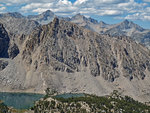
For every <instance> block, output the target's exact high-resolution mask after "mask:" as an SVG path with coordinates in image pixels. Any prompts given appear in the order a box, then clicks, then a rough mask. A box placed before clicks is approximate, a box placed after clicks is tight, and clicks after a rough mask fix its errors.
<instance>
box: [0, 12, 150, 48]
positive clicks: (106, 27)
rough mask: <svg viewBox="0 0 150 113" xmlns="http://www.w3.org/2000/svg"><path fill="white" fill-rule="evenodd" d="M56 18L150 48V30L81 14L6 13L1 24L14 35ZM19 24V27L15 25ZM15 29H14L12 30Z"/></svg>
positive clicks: (130, 22)
mask: <svg viewBox="0 0 150 113" xmlns="http://www.w3.org/2000/svg"><path fill="white" fill-rule="evenodd" d="M55 17H58V18H59V19H64V20H66V21H70V22H73V23H76V24H78V25H80V26H82V27H84V28H86V29H89V30H92V31H94V32H97V33H100V34H109V35H111V36H129V37H130V38H131V39H133V40H135V41H136V42H138V43H141V44H143V45H145V46H146V47H148V48H150V30H149V29H144V28H142V27H140V26H139V25H137V24H135V23H133V22H132V21H128V20H124V21H123V22H121V23H118V24H106V23H105V22H103V21H100V22H98V21H97V20H95V19H92V18H91V17H90V18H87V17H85V16H83V15H81V14H77V15H75V16H73V17H71V18H69V17H59V16H56V15H55V14H54V13H53V12H52V11H50V10H47V11H45V12H43V13H42V14H39V15H29V16H27V17H25V16H23V15H21V14H20V13H17V12H14V13H6V14H0V21H1V23H3V24H4V26H5V24H7V23H9V22H10V23H9V24H7V26H6V29H8V30H9V31H11V32H13V33H17V32H19V34H20V33H24V34H26V33H28V34H29V31H32V29H34V28H36V27H37V26H39V24H40V25H44V24H48V23H49V22H51V21H52V20H53V19H54V18H55ZM14 23H17V25H18V26H17V25H15V26H14V25H13V24H14ZM12 28H13V29H12Z"/></svg>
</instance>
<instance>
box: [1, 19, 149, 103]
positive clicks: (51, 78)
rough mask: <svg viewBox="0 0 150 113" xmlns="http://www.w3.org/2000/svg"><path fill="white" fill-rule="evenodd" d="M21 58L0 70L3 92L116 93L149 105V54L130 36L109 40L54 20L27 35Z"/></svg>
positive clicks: (76, 26)
mask: <svg viewBox="0 0 150 113" xmlns="http://www.w3.org/2000/svg"><path fill="white" fill-rule="evenodd" d="M24 39H25V40H24V41H23V42H22V47H21V49H20V54H19V55H18V56H17V57H15V59H14V60H8V59H2V60H3V61H4V62H8V65H7V66H6V67H5V69H3V70H1V71H0V80H1V82H0V87H1V90H5V91H24V92H39V93H44V90H45V89H46V88H47V87H50V88H54V89H56V90H57V91H58V92H84V93H92V94H97V95H106V94H109V93H110V92H112V91H113V90H120V91H121V92H122V93H123V94H127V95H129V96H131V97H133V98H135V99H138V100H140V101H150V92H149V91H150V87H149V86H150V83H149V81H150V51H149V50H148V49H146V48H145V47H143V46H142V45H140V44H137V43H135V42H133V41H131V40H130V39H129V38H128V37H113V38H112V37H110V36H108V35H100V34H98V33H95V32H92V31H89V30H87V29H84V28H82V27H79V26H78V25H76V24H73V23H70V22H66V21H64V20H59V19H58V18H55V19H54V20H53V22H51V23H49V24H48V25H44V26H42V27H39V28H37V29H36V30H34V31H33V32H32V33H31V34H30V35H27V36H25V38H24Z"/></svg>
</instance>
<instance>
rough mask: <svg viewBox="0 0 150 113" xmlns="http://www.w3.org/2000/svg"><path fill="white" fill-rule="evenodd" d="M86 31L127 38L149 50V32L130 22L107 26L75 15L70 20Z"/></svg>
mask: <svg viewBox="0 0 150 113" xmlns="http://www.w3.org/2000/svg"><path fill="white" fill-rule="evenodd" d="M70 21H71V22H73V23H76V24H78V25H79V26H82V27H84V28H86V29H89V30H92V31H95V32H97V33H100V34H109V35H111V36H129V37H130V38H131V39H132V40H135V41H136V42H138V43H141V44H143V45H145V46H146V47H148V48H150V30H147V29H144V28H142V27H140V26H139V25H137V24H135V23H133V22H132V21H128V20H124V21H123V22H121V23H119V24H113V25H109V24H106V23H105V22H103V21H101V22H100V23H98V22H96V20H95V21H94V22H93V21H90V18H86V17H85V16H83V15H80V14H77V15H75V16H74V17H72V18H71V20H70Z"/></svg>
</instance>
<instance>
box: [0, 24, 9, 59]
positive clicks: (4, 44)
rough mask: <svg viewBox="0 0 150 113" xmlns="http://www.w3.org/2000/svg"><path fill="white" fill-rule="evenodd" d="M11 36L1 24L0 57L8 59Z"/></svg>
mask: <svg viewBox="0 0 150 113" xmlns="http://www.w3.org/2000/svg"><path fill="white" fill-rule="evenodd" d="M8 47H9V36H8V33H7V31H6V30H5V28H4V27H3V24H0V57H3V58H7V57H8V52H7V51H8Z"/></svg>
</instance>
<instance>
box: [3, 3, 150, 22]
mask: <svg viewBox="0 0 150 113" xmlns="http://www.w3.org/2000/svg"><path fill="white" fill-rule="evenodd" d="M143 1H144V2H143V3H137V2H135V0H76V1H75V2H74V3H71V2H70V0H0V2H1V3H2V4H5V5H6V6H7V5H14V4H17V5H18V4H19V5H23V4H26V5H24V6H22V7H21V8H20V12H24V13H30V12H32V13H33V12H36V13H42V12H44V11H46V10H52V11H53V12H54V13H56V14H57V15H62V16H64V15H65V16H67V15H68V16H72V15H75V14H77V13H81V14H84V15H88V16H91V15H97V16H105V15H108V16H114V17H117V18H120V17H121V18H126V19H142V20H144V19H149V16H150V15H149V13H150V8H149V7H148V4H149V3H148V2H150V0H143ZM8 7H9V6H8ZM125 15H127V16H125ZM141 15H142V16H143V17H140V16H141Z"/></svg>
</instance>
